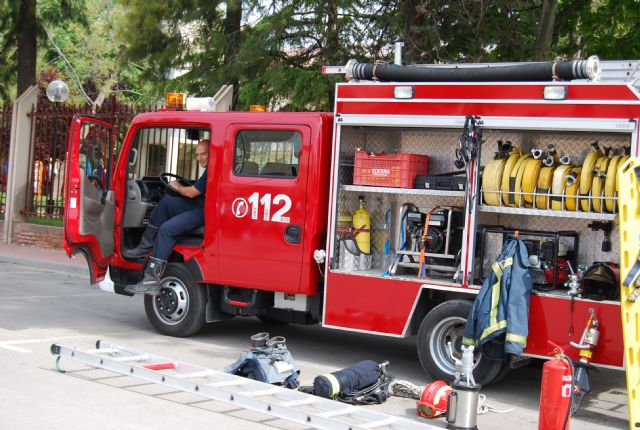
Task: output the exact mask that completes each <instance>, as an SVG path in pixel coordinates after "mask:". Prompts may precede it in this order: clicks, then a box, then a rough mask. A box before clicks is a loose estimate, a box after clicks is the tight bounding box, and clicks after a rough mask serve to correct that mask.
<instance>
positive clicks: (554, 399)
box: [538, 342, 573, 430]
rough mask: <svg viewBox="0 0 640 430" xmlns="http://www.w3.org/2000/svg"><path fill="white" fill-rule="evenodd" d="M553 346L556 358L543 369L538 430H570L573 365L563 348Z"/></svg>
mask: <svg viewBox="0 0 640 430" xmlns="http://www.w3.org/2000/svg"><path fill="white" fill-rule="evenodd" d="M549 343H550V344H552V345H553V346H554V347H555V349H554V354H555V356H556V358H554V359H552V360H549V361H547V362H546V363H545V364H544V366H543V368H542V386H541V387H540V415H539V421H538V430H568V429H569V424H570V421H571V398H572V396H573V364H572V363H571V359H570V358H569V357H567V356H566V355H565V354H564V351H563V350H562V348H560V347H559V346H558V345H556V344H554V343H552V342H549Z"/></svg>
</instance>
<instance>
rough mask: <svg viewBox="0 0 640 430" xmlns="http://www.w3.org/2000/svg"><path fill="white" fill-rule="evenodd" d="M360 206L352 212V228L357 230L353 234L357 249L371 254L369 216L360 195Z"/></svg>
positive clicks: (362, 197)
mask: <svg viewBox="0 0 640 430" xmlns="http://www.w3.org/2000/svg"><path fill="white" fill-rule="evenodd" d="M359 199H360V207H359V208H358V209H356V211H355V212H354V213H353V228H354V229H356V230H357V231H356V232H355V234H354V237H355V239H356V244H357V245H358V249H360V252H362V253H363V254H371V217H370V216H369V212H367V210H366V209H365V208H364V206H365V205H366V204H367V203H366V202H365V201H364V196H360V197H359Z"/></svg>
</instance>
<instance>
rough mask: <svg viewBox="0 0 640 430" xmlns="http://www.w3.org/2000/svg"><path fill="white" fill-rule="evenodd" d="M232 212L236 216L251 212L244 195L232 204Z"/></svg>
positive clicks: (240, 216) (239, 216)
mask: <svg viewBox="0 0 640 430" xmlns="http://www.w3.org/2000/svg"><path fill="white" fill-rule="evenodd" d="M231 212H232V213H233V215H235V217H236V218H242V217H244V216H245V215H246V214H247V213H248V212H249V205H248V204H247V201H246V200H245V199H243V198H242V197H238V198H237V199H235V200H234V201H233V203H232V204H231Z"/></svg>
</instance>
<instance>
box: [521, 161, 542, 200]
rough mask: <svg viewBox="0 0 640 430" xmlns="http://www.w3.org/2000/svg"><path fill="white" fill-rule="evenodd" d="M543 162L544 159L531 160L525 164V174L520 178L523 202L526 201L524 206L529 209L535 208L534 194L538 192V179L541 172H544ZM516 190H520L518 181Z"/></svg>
mask: <svg viewBox="0 0 640 430" xmlns="http://www.w3.org/2000/svg"><path fill="white" fill-rule="evenodd" d="M542 161H543V160H542V159H537V160H533V159H529V160H527V161H526V162H525V167H524V173H523V175H522V177H521V178H520V179H521V184H520V185H521V186H520V189H521V190H522V192H523V193H524V194H523V195H522V200H524V206H525V207H527V208H532V207H533V201H534V195H533V192H534V191H535V190H536V187H537V185H538V177H539V176H540V170H542ZM516 189H518V184H517V180H516Z"/></svg>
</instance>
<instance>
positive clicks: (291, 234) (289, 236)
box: [284, 224, 302, 245]
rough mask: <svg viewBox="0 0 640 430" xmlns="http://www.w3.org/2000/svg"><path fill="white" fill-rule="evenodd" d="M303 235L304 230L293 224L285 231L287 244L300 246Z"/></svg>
mask: <svg viewBox="0 0 640 430" xmlns="http://www.w3.org/2000/svg"><path fill="white" fill-rule="evenodd" d="M301 233H302V228H301V227H300V226H299V225H296V224H293V225H290V226H288V227H287V228H286V229H285V230H284V238H285V240H286V241H287V242H289V243H291V244H293V245H298V244H299V243H300V236H301Z"/></svg>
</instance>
